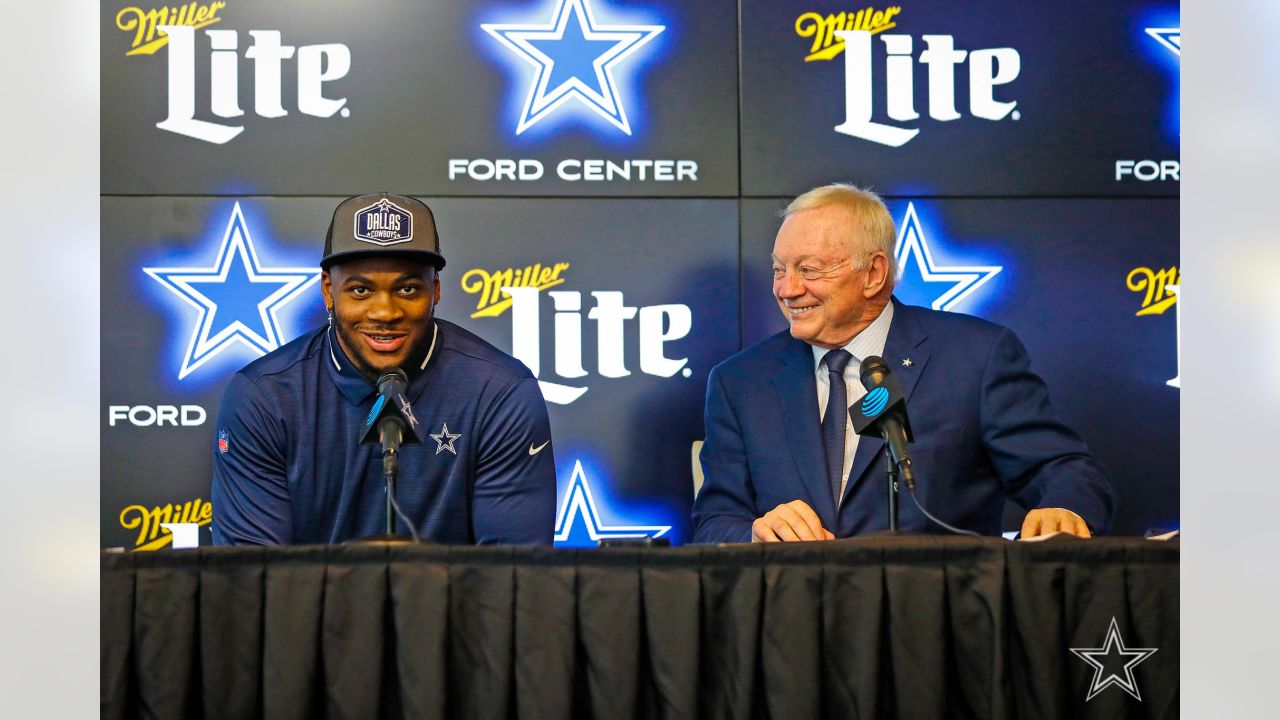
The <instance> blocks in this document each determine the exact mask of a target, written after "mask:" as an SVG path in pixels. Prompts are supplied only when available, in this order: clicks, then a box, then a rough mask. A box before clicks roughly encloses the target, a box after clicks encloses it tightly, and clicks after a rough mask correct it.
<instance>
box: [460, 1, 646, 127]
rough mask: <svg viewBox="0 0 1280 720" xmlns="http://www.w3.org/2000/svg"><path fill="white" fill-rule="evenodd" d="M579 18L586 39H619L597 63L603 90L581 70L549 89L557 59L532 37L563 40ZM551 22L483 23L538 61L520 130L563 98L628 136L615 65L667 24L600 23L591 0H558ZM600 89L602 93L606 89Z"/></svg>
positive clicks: (528, 58) (531, 60)
mask: <svg viewBox="0 0 1280 720" xmlns="http://www.w3.org/2000/svg"><path fill="white" fill-rule="evenodd" d="M571 16H572V17H576V18H577V21H578V26H579V28H580V29H581V31H582V36H583V38H585V39H587V40H616V41H617V43H616V44H615V45H614V46H613V47H612V48H610V49H609V50H607V51H605V52H604V53H603V54H601V55H600V56H598V57H597V58H596V59H595V60H594V61H593V62H592V67H593V68H595V75H596V78H595V79H596V84H597V87H598V88H600V90H597V89H595V88H590V87H587V84H586V83H584V82H582V80H581V79H579V78H578V77H577V76H576V75H575V76H574V77H572V78H570V79H569V80H567V81H565V82H563V83H561V84H560V85H559V86H558V87H556V88H554V89H552V90H551V91H550V92H548V90H547V84H548V83H549V82H550V78H551V70H552V68H553V67H554V66H555V60H553V59H552V58H550V57H548V56H547V54H546V53H544V52H542V51H541V50H539V49H538V48H537V47H535V46H534V45H533V44H532V43H530V42H529V41H530V40H561V39H563V38H564V31H565V28H566V27H567V26H568V24H569V20H570V17H571ZM551 18H552V19H551V21H550V22H549V23H547V24H546V25H538V24H523V23H505V24H504V23H483V24H481V25H480V27H481V29H483V30H484V31H485V32H487V33H489V34H490V35H492V36H493V37H494V38H496V39H497V40H498V41H499V42H501V43H502V44H503V45H505V46H506V47H507V48H508V49H510V50H511V51H512V52H514V53H515V54H516V55H518V56H519V57H520V58H521V59H523V60H525V61H526V62H528V63H529V64H531V65H533V67H534V69H535V73H534V76H533V80H532V81H531V82H530V83H529V94H528V96H527V97H526V98H525V102H524V109H523V110H522V111H521V112H520V121H519V123H517V125H516V135H520V134H521V133H523V132H524V131H525V130H527V129H529V128H530V127H532V126H533V125H534V124H535V123H537V122H538V121H540V120H542V119H544V118H546V117H547V116H549V115H550V114H551V113H553V112H555V111H556V109H557V108H559V107H560V106H561V105H563V104H564V103H566V102H568V101H569V100H570V99H572V98H577V99H578V100H580V101H581V102H582V103H583V104H584V105H586V107H588V108H590V109H591V110H593V111H595V112H596V114H598V115H600V116H601V117H603V118H604V119H605V120H608V121H609V122H610V123H611V124H612V125H614V126H615V127H617V128H618V129H619V130H621V131H622V132H624V133H626V134H627V135H630V134H631V123H630V122H628V121H627V111H626V108H624V107H623V106H622V102H621V101H620V100H619V98H618V89H617V83H616V81H615V80H614V77H613V67H614V65H616V64H617V63H618V62H620V61H621V60H623V59H625V58H626V57H628V56H629V55H631V54H632V53H634V52H635V51H636V50H638V49H640V47H642V46H643V45H645V44H646V43H648V42H649V41H650V40H652V39H653V38H655V37H657V36H658V35H659V34H661V33H662V32H663V31H664V30H666V26H665V25H599V24H597V23H596V19H595V15H594V13H593V12H592V10H591V2H590V0H557V4H556V6H555V9H554V10H552V13H551ZM601 90H602V91H603V92H601Z"/></svg>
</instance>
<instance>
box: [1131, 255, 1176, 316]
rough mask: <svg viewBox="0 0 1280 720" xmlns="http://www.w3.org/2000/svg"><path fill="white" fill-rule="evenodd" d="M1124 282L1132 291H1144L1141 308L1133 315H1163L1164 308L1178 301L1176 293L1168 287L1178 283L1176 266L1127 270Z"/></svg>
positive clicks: (1166, 308)
mask: <svg viewBox="0 0 1280 720" xmlns="http://www.w3.org/2000/svg"><path fill="white" fill-rule="evenodd" d="M1125 284H1126V285H1127V286H1128V287H1129V289H1130V290H1132V291H1134V292H1140V293H1145V294H1144V296H1143V298H1142V308H1141V309H1140V310H1138V312H1136V313H1134V315H1163V314H1164V311H1165V310H1168V309H1169V308H1171V307H1173V306H1174V305H1175V304H1176V303H1177V302H1178V294H1177V293H1176V292H1174V291H1173V290H1170V289H1169V286H1170V285H1177V284H1178V266H1177V265H1173V266H1170V267H1167V268H1165V269H1163V270H1152V269H1151V268H1147V267H1138V268H1134V269H1133V270H1130V271H1129V277H1127V278H1125Z"/></svg>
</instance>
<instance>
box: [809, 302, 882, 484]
mask: <svg viewBox="0 0 1280 720" xmlns="http://www.w3.org/2000/svg"><path fill="white" fill-rule="evenodd" d="M892 322H893V303H889V304H887V305H885V306H884V310H882V311H880V317H877V318H876V319H875V320H874V321H873V322H872V323H871V324H870V325H868V326H867V327H865V328H863V330H862V332H860V333H858V334H857V335H854V336H853V339H852V340H850V341H849V344H848V345H845V346H844V349H845V350H848V351H849V354H850V355H852V356H853V359H852V360H850V361H849V364H848V365H847V366H846V367H845V369H844V387H845V398H846V399H848V401H849V405H850V407H852V406H853V404H854V403H856V402H858V401H860V400H862V396H863V395H866V394H867V389H866V388H864V387H862V379H861V378H860V377H859V374H858V371H859V366H860V365H861V364H862V361H863V360H864V359H866V358H867V357H870V356H872V355H884V343H885V340H887V339H888V337H889V325H890V324H891V323H892ZM810 347H812V348H813V372H814V374H815V375H816V376H817V379H818V422H819V424H821V422H822V418H824V417H826V416H827V398H828V396H829V395H830V394H831V380H830V379H829V377H830V373H828V372H827V368H826V366H825V365H823V364H822V358H823V357H825V356H826V354H827V353H828V352H830V350H828V349H827V348H821V347H818V346H817V345H811V346H810ZM848 411H849V409H848V408H845V412H848ZM858 438H859V436H858V435H857V434H856V433H854V432H853V423H852V422H849V423H846V425H845V428H844V469H843V470H842V471H841V473H840V497H842V498H843V497H844V489H845V486H846V485H848V484H849V469H850V468H851V467H853V454H854V453H856V452H857V451H858Z"/></svg>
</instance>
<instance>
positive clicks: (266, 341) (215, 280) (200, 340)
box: [142, 203, 320, 380]
mask: <svg viewBox="0 0 1280 720" xmlns="http://www.w3.org/2000/svg"><path fill="white" fill-rule="evenodd" d="M142 270H143V272H145V273H146V274H147V275H150V276H151V277H152V278H154V279H155V281H156V282H158V283H160V284H161V285H163V286H164V287H165V288H166V289H167V290H169V291H170V292H172V293H173V294H175V295H177V296H178V297H180V298H182V301H183V302H185V303H186V304H188V305H190V306H191V307H193V308H195V309H196V310H197V312H198V315H197V316H196V322H195V326H194V327H193V328H192V330H191V339H190V340H189V341H188V342H187V350H186V354H184V355H183V358H182V367H181V369H179V370H178V379H179V380H182V379H183V378H185V377H187V376H188V375H190V374H191V373H192V372H194V371H195V370H196V369H198V368H199V367H200V366H201V365H204V364H205V363H207V362H208V361H210V360H212V359H213V358H215V357H217V356H218V354H219V353H221V352H222V351H224V350H226V349H227V348H229V347H231V346H233V345H243V346H244V347H247V348H249V350H251V351H252V352H253V353H254V355H255V356H258V357H260V356H262V355H265V354H267V353H269V352H271V351H272V350H275V349H276V348H278V347H280V345H282V344H283V343H284V342H285V341H286V338H285V337H284V335H283V333H282V332H281V331H280V319H279V317H277V312H278V311H279V309H280V307H281V306H283V305H285V304H287V303H288V302H290V301H291V300H293V299H294V298H296V297H298V296H299V295H301V294H302V293H303V292H304V291H305V290H306V289H307V288H309V287H311V285H313V284H314V283H315V282H316V280H319V279H320V271H319V269H317V268H267V267H263V265H262V263H261V262H260V261H259V260H258V253H257V250H255V249H254V247H253V238H252V237H251V236H250V234H249V226H248V224H247V223H246V222H245V219H244V213H243V212H241V210H240V203H236V205H235V208H234V209H233V210H232V211H231V219H230V220H229V221H228V222H227V229H226V232H225V233H224V234H223V236H222V245H221V246H220V247H219V248H218V254H217V257H216V259H215V260H214V262H213V265H212V266H210V267H207V268H196V267H145V268H142Z"/></svg>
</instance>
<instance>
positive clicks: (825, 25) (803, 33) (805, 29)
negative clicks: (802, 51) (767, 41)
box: [796, 5, 902, 62]
mask: <svg viewBox="0 0 1280 720" xmlns="http://www.w3.org/2000/svg"><path fill="white" fill-rule="evenodd" d="M900 12H902V8H901V7H900V6H898V5H894V6H891V7H888V8H885V9H884V10H876V9H875V8H874V7H872V6H867V7H866V8H863V9H862V10H858V11H855V12H840V13H827V14H826V15H823V14H822V13H816V12H807V13H805V14H803V15H801V16H800V17H798V18H796V35H799V36H800V37H802V38H813V44H812V45H811V46H810V48H809V54H808V55H806V56H805V58H804V61H805V62H813V61H814V60H830V59H831V58H834V57H835V56H837V55H839V54H840V53H842V52H844V41H843V40H841V39H840V38H838V37H836V33H837V32H840V31H841V30H866V31H867V32H869V33H871V34H872V35H875V34H876V33H879V32H884V31H885V30H888V29H889V28H893V27H897V25H898V23H896V22H894V20H893V16H894V15H897V14H898V13H900Z"/></svg>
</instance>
